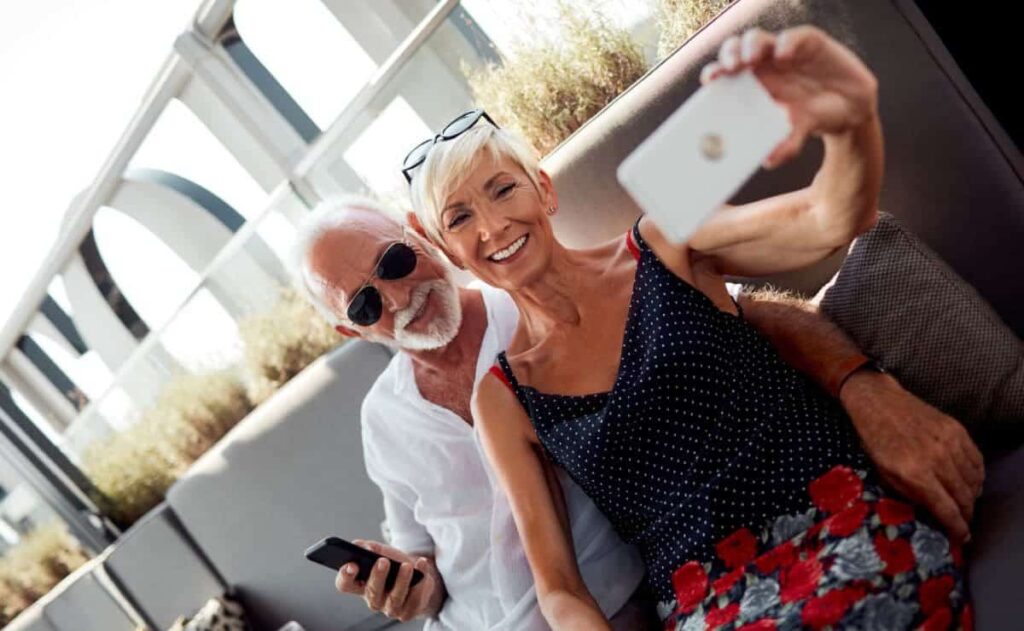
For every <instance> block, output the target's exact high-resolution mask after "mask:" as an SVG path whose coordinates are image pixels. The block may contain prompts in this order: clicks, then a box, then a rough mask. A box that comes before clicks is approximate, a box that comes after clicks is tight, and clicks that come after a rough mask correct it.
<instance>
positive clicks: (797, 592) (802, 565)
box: [779, 557, 822, 603]
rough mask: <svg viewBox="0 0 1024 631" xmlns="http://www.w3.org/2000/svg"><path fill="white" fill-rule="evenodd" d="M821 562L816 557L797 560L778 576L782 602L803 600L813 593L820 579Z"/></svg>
mask: <svg viewBox="0 0 1024 631" xmlns="http://www.w3.org/2000/svg"><path fill="white" fill-rule="evenodd" d="M821 575H822V569H821V562H820V561H818V559H817V558H816V557H811V558H809V559H806V560H804V561H797V562H796V563H794V564H793V565H791V566H789V567H788V568H786V569H784V570H783V571H782V575H781V576H780V577H779V586H780V588H781V589H780V591H779V597H780V598H781V600H782V602H783V603H790V602H794V601H797V600H803V599H805V598H807V597H809V596H810V595H811V594H813V593H814V590H815V589H816V588H817V587H818V581H820V580H821Z"/></svg>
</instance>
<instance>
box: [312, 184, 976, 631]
mask: <svg viewBox="0 0 1024 631" xmlns="http://www.w3.org/2000/svg"><path fill="white" fill-rule="evenodd" d="M294 263H295V266H296V270H295V273H296V276H297V281H298V284H299V286H300V288H301V289H302V290H304V291H305V293H306V294H307V297H308V298H309V299H310V300H311V302H312V303H313V304H314V305H315V306H316V307H317V308H318V309H319V310H320V311H321V313H323V315H324V316H325V317H327V318H328V320H329V321H331V322H332V323H334V324H335V326H336V327H337V329H338V331H339V332H341V333H342V334H344V335H348V336H353V337H362V338H364V339H367V340H371V341H376V342H381V343H384V344H387V345H389V346H391V347H393V348H396V349H398V350H399V352H398V353H397V354H396V355H395V357H394V359H393V360H392V361H391V363H390V365H389V366H388V368H387V369H386V370H385V371H384V372H383V374H381V376H380V378H379V379H378V380H377V382H376V384H375V385H374V387H373V388H372V389H371V390H370V392H369V394H367V396H366V399H365V400H364V402H363V408H362V416H363V418H362V429H363V436H362V439H363V447H364V451H365V455H366V466H367V470H368V473H369V475H370V478H371V479H372V480H373V481H374V482H375V483H376V484H377V485H378V486H379V487H380V489H381V492H382V494H383V496H384V506H385V513H386V516H387V522H386V523H387V527H388V530H389V533H390V536H389V539H390V545H385V544H383V543H379V542H373V541H362V542H357V543H359V544H360V545H363V546H364V547H366V548H368V549H370V550H373V551H375V552H378V553H381V554H383V555H384V556H387V557H390V558H392V559H395V560H397V561H399V562H401V570H400V572H399V576H398V580H397V581H396V583H395V585H394V587H393V588H392V589H391V590H390V591H389V592H388V591H385V589H384V577H385V576H386V574H387V565H388V563H387V562H386V561H383V560H382V562H381V563H379V564H378V566H377V567H375V568H374V570H373V572H372V573H371V575H370V577H369V579H368V580H367V581H366V582H365V583H363V582H361V581H357V580H356V578H355V574H356V568H355V566H354V565H352V564H350V565H347V566H345V567H343V568H342V569H341V571H339V573H338V575H337V578H336V585H337V588H338V590H339V591H341V592H344V593H350V594H357V595H360V596H362V597H363V598H364V599H365V601H366V603H367V606H368V607H370V608H371V609H373V610H375V611H381V612H383V613H384V614H386V615H388V616H390V617H392V618H396V619H399V620H402V621H405V620H410V619H413V618H416V617H423V618H426V619H427V622H426V625H425V628H428V629H456V630H462V629H510V630H532V629H546V628H547V625H546V623H545V621H544V619H543V617H542V616H541V614H540V610H539V607H538V604H537V599H536V595H535V593H534V590H533V585H532V579H531V574H530V568H529V565H528V563H527V560H526V556H525V553H524V551H523V547H522V544H521V542H520V540H519V537H518V533H517V530H516V527H515V524H514V522H513V521H512V517H511V511H510V509H509V506H508V503H507V502H506V500H505V498H504V497H503V496H502V494H501V492H500V488H499V487H498V486H497V484H496V483H495V482H496V481H495V480H493V479H492V472H491V470H490V467H489V465H488V463H487V461H486V457H485V455H484V453H483V451H482V447H481V445H480V443H479V440H478V438H477V435H476V433H475V431H474V428H473V419H472V417H471V415H470V397H471V394H472V391H473V386H474V384H475V382H476V381H477V379H478V378H479V377H480V376H481V375H483V373H484V372H485V371H486V370H487V369H488V368H489V367H490V365H491V364H492V363H493V361H494V357H495V355H496V353H497V352H498V351H500V350H503V349H504V348H505V347H506V346H507V344H508V342H509V339H510V338H511V335H512V332H513V331H514V329H515V326H516V319H517V311H516V309H515V305H514V304H513V303H512V301H511V299H510V298H509V297H508V296H507V295H506V294H504V292H501V291H499V290H496V289H493V288H490V287H487V286H481V287H479V288H475V289H474V288H460V287H457V286H456V284H455V283H454V281H453V279H452V275H451V274H452V273H451V270H450V268H449V267H448V265H447V264H446V263H445V262H444V261H443V260H442V259H441V257H440V256H439V255H438V254H436V253H435V251H434V250H433V248H432V247H431V246H430V245H428V244H427V243H426V241H425V240H423V239H422V238H420V237H419V236H418V235H417V234H415V233H414V232H412V231H411V230H410V229H408V228H406V227H404V226H403V225H401V224H400V223H398V222H396V221H394V220H392V219H389V218H388V217H387V213H386V212H385V209H383V208H382V207H380V206H379V205H378V204H377V203H376V202H373V201H371V200H368V199H362V198H345V199H341V200H336V201H334V202H329V203H325V204H324V205H322V206H321V207H320V208H318V209H316V210H315V211H314V212H313V213H311V214H310V216H309V217H308V218H307V219H306V221H305V222H304V223H303V225H302V226H301V227H300V231H299V237H298V239H297V243H296V248H295V261H294ZM739 304H740V306H741V308H742V310H743V313H744V317H746V318H747V319H748V320H749V321H751V322H752V323H753V324H754V325H755V326H756V327H757V328H758V329H759V330H761V332H762V333H764V334H765V335H767V336H768V337H769V339H771V341H772V342H773V343H774V344H775V345H776V347H778V348H779V350H780V352H781V353H782V355H783V356H784V357H785V358H786V359H787V361H790V362H791V363H792V364H793V365H794V366H796V367H797V368H800V369H801V370H803V371H804V372H805V373H807V374H808V375H809V376H810V377H811V378H813V379H815V380H816V381H817V382H818V383H819V384H821V385H822V387H824V388H825V389H827V390H829V391H831V392H833V393H834V394H835V395H836V396H838V397H839V398H840V400H841V402H842V404H843V406H844V407H845V409H846V410H847V412H848V413H849V414H850V416H851V418H852V419H853V422H854V425H855V426H856V427H857V430H858V432H859V433H860V435H861V438H862V440H863V441H864V443H865V445H866V447H867V450H868V453H869V455H871V457H872V458H873V459H874V460H875V461H876V463H877V464H878V465H879V469H880V471H881V473H882V475H883V477H884V478H885V479H886V481H887V482H888V483H889V484H891V485H892V486H894V487H895V488H896V489H897V490H898V491H900V492H902V493H903V494H904V495H906V496H908V497H909V498H910V499H912V500H915V501H917V502H919V503H922V504H924V505H926V506H927V507H928V508H929V509H930V510H931V511H932V512H933V513H935V515H936V516H937V517H938V518H939V519H940V521H942V522H943V524H944V525H945V526H946V527H947V528H949V529H950V530H951V532H954V533H966V529H967V523H968V522H969V520H970V517H971V511H972V510H973V503H974V498H975V497H976V495H977V493H978V492H979V490H980V485H981V478H982V475H983V473H982V472H981V470H980V465H979V464H978V463H980V454H978V452H977V449H976V448H975V447H974V445H973V443H971V441H970V439H969V438H968V437H967V434H966V432H965V431H964V430H963V428H962V427H961V426H960V425H959V424H958V423H957V422H956V421H954V420H953V419H951V418H949V417H947V416H945V415H943V414H941V413H940V412H938V411H937V410H935V409H934V408H932V407H930V406H928V405H927V404H925V403H923V402H921V401H919V400H918V399H916V398H914V397H913V396H912V395H910V394H908V393H907V392H906V391H904V390H903V389H902V388H901V387H900V386H899V384H898V383H897V382H896V381H895V380H894V379H892V377H890V376H888V375H885V374H882V373H880V372H878V371H877V370H873V369H872V366H873V365H872V364H871V362H869V361H867V358H865V357H864V356H863V355H861V354H860V353H859V352H858V351H857V349H856V348H854V347H853V346H852V345H851V344H850V343H849V342H848V341H847V340H846V339H845V338H844V337H843V336H842V334H841V333H840V332H839V331H838V330H836V329H835V327H833V326H832V325H831V324H829V323H827V322H825V321H824V320H823V319H822V318H820V317H819V316H818V315H817V314H816V313H814V311H813V310H812V309H808V308H806V306H805V305H803V304H802V303H799V302H797V301H792V300H788V299H786V298H784V297H781V296H778V295H772V294H760V295H754V296H750V295H744V296H742V297H740V298H739ZM964 453H968V454H970V457H969V458H964V457H963V454H964ZM560 481H561V485H562V487H563V490H564V496H565V501H566V506H567V509H568V514H569V518H570V522H571V525H572V536H573V544H574V546H575V551H576V557H577V563H578V565H579V568H580V572H581V574H582V576H583V578H584V580H585V582H586V584H587V587H588V588H589V589H590V591H591V593H592V594H593V595H594V597H595V598H596V599H597V601H598V604H599V605H600V607H601V608H602V610H603V611H604V613H605V614H606V615H608V616H609V618H610V619H611V621H612V625H613V627H614V628H616V629H646V628H655V626H652V625H656V618H654V617H652V613H653V611H652V610H653V605H652V604H651V601H650V600H649V599H648V598H645V595H644V594H643V593H642V592H641V591H639V586H640V584H641V578H642V576H643V573H644V568H643V566H642V564H641V562H640V559H639V557H638V555H637V553H636V551H635V550H634V549H633V548H632V547H631V546H628V545H626V544H625V543H623V542H622V541H621V540H620V539H619V538H618V536H617V535H616V534H615V532H614V531H613V530H612V527H611V525H610V524H609V523H608V521H607V520H606V519H605V518H604V516H603V515H602V514H601V513H600V512H599V511H598V510H597V508H596V507H595V506H594V504H593V503H592V502H591V501H590V500H589V499H588V498H587V497H586V496H585V495H584V494H583V493H582V491H581V490H580V489H579V488H578V487H577V486H576V485H575V484H574V483H572V481H571V480H569V479H568V478H567V477H566V476H565V475H564V474H562V475H561V476H560ZM414 569H416V570H419V571H420V572H422V573H423V574H424V575H425V578H424V579H423V580H422V581H420V582H419V583H418V584H417V585H415V586H412V587H411V586H410V581H411V577H412V574H413V570H414Z"/></svg>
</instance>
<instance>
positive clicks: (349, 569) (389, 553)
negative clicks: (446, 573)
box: [334, 539, 445, 622]
mask: <svg viewBox="0 0 1024 631" xmlns="http://www.w3.org/2000/svg"><path fill="white" fill-rule="evenodd" d="M352 543H354V544H356V545H357V546H360V547H362V548H366V549H367V550H369V551H370V552H375V553H377V554H379V555H381V556H385V557H388V558H390V559H393V560H395V561H399V562H400V563H401V564H402V565H401V568H400V569H399V570H398V579H397V580H396V581H395V585H394V587H393V588H392V589H391V591H390V592H386V591H385V590H384V583H385V580H386V579H387V576H388V566H389V565H390V563H389V562H388V561H386V560H384V559H380V560H379V561H377V563H376V564H375V565H374V566H373V570H372V571H371V572H370V577H369V578H368V579H367V580H366V582H363V581H360V580H357V579H356V575H357V574H358V573H359V568H358V567H357V566H356V564H355V563H348V564H346V565H344V566H342V568H341V569H340V570H339V571H338V575H337V577H336V578H335V581H334V585H335V587H337V588H338V591H339V592H341V593H343V594H355V595H357V596H362V597H363V600H365V601H366V606H367V607H369V608H370V609H371V610H373V611H379V612H381V613H383V614H384V615H385V616H387V617H389V618H394V619H396V620H399V621H401V622H406V621H409V620H412V619H413V618H417V617H420V616H436V615H437V612H439V611H440V610H441V605H442V603H443V602H444V598H445V591H444V583H443V581H442V580H441V575H440V574H439V573H438V572H437V567H436V566H435V565H434V563H433V561H431V560H430V559H428V558H426V557H418V558H417V557H411V556H409V555H408V554H405V553H404V552H402V551H401V550H397V549H395V548H392V547H391V546H388V545H384V544H383V543H378V542H376V541H362V540H359V539H356V540H354V541H353V542H352ZM414 569H416V570H419V571H420V572H422V573H423V580H421V581H420V582H419V583H417V584H416V585H415V586H410V583H411V582H412V573H413V570H414Z"/></svg>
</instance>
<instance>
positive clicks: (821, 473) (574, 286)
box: [404, 27, 970, 631]
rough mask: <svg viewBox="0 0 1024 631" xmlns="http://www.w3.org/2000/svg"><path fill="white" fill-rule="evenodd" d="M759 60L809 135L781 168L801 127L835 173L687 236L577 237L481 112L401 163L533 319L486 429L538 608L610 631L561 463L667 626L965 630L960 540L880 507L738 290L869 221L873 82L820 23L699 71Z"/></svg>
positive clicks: (855, 444)
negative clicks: (554, 224) (616, 540)
mask: <svg viewBox="0 0 1024 631" xmlns="http://www.w3.org/2000/svg"><path fill="white" fill-rule="evenodd" d="M744 69H752V70H753V71H754V73H755V74H756V75H757V76H758V78H759V79H760V80H761V82H762V83H763V84H764V85H765V87H766V88H767V89H768V90H769V92H770V93H771V94H772V96H773V98H775V100H776V101H777V102H778V103H780V104H781V105H782V106H784V107H785V108H787V110H788V112H789V114H790V119H791V121H792V123H793V127H794V132H793V135H792V136H791V137H790V138H789V139H787V140H786V141H785V142H784V143H783V144H782V145H780V146H779V147H778V148H777V149H776V150H775V151H774V153H773V154H772V155H771V156H770V157H769V159H768V166H771V165H775V164H778V163H780V162H782V161H785V160H787V159H789V158H790V157H792V156H794V155H796V154H797V153H798V152H799V151H800V149H801V147H802V145H803V143H804V140H805V138H806V137H807V136H808V135H809V134H814V135H817V136H820V137H821V138H822V139H823V141H824V145H825V156H824V159H823V162H822V164H821V166H820V169H819V171H818V173H817V175H816V176H815V177H814V179H813V182H812V183H811V184H810V185H809V186H808V187H807V188H804V189H802V190H798V191H795V192H792V193H788V194H784V195H779V196H776V197H772V198H769V199H764V200H761V201H758V202H754V203H751V204H746V205H743V206H735V207H726V208H723V209H721V210H719V211H718V212H716V213H714V214H713V215H712V216H711V217H710V218H709V219H708V220H707V221H706V222H705V223H704V224H703V225H702V226H701V227H700V228H699V229H698V230H697V232H696V233H695V234H694V235H692V237H691V238H690V239H689V240H688V242H686V243H684V244H682V245H677V244H674V243H672V242H670V241H668V240H667V239H666V238H665V237H664V236H663V235H662V233H661V232H660V231H659V229H658V227H657V226H656V225H654V224H653V223H651V222H650V221H649V220H647V219H643V218H642V219H640V221H639V222H638V223H637V224H636V225H635V226H634V228H633V229H632V230H631V231H630V232H629V233H628V234H627V235H626V237H625V238H624V239H621V240H616V241H614V242H611V243H606V244H604V245H601V246H598V247H596V248H592V249H586V250H570V249H567V248H566V247H564V246H562V245H561V244H560V243H559V242H558V240H557V239H556V238H555V236H554V234H553V232H552V228H551V224H550V221H549V215H552V214H554V213H555V212H556V211H557V209H558V195H557V193H556V192H555V190H554V188H553V187H552V184H551V180H550V179H549V177H548V176H547V174H545V173H544V172H543V171H541V170H540V169H539V167H538V164H537V161H536V159H535V157H534V156H533V155H532V153H531V152H530V151H529V149H527V148H526V147H525V146H524V144H523V143H522V142H521V141H520V140H517V139H516V138H515V137H513V136H512V135H510V134H508V133H506V132H504V131H501V130H498V129H497V128H496V127H495V126H494V125H493V124H487V123H483V122H480V121H479V119H480V117H481V113H479V112H478V113H475V114H473V115H472V116H468V117H460V118H459V119H456V121H455V122H453V123H452V124H451V125H449V126H448V127H447V128H446V129H445V131H444V132H442V134H439V135H438V136H437V137H436V138H434V139H431V140H429V141H427V142H425V143H423V144H421V145H420V146H418V147H417V148H416V149H414V151H413V152H412V153H411V154H410V156H409V158H407V160H406V165H405V169H404V170H405V172H406V175H407V177H409V178H410V182H411V185H412V197H413V203H414V206H415V208H416V211H417V217H418V223H419V226H418V228H419V229H420V230H421V231H422V232H423V233H425V234H426V235H427V236H428V237H429V238H430V239H431V240H432V241H433V242H434V243H436V244H437V245H438V246H439V247H440V248H441V249H442V250H443V251H444V252H445V253H446V254H447V255H448V257H449V258H450V259H451V260H452V262H454V263H455V264H456V265H457V266H459V267H461V268H463V269H466V270H469V271H471V272H472V273H473V274H475V275H476V276H477V277H479V278H480V279H482V280H483V281H485V282H487V283H489V284H491V285H494V286H497V287H501V288H503V289H505V290H507V291H508V292H509V293H510V294H511V295H512V296H513V298H514V300H515V302H516V304H517V306H518V308H519V310H520V314H521V315H520V319H519V325H518V329H517V331H516V334H515V337H514V338H513V341H512V343H511V344H510V346H509V348H508V349H507V352H506V353H502V354H499V356H498V359H497V365H496V366H495V368H494V369H493V370H492V373H491V374H489V375H487V376H486V377H485V378H484V379H483V380H482V381H481V382H480V383H479V384H478V387H477V392H476V394H475V398H474V418H475V420H476V422H477V423H478V424H479V428H480V432H481V435H482V437H483V441H484V444H485V447H486V450H487V453H488V455H489V457H490V459H491V460H492V463H493V465H494V468H495V471H496V473H497V477H498V478H499V479H500V481H501V483H502V485H503V486H504V489H505V491H506V492H507V494H508V497H509V501H510V503H511V505H512V508H513V512H514V515H515V520H516V523H517V526H518V528H519V530H520V533H521V535H522V539H523V542H524V545H525V548H526V553H527V556H528V558H529V561H530V564H531V567H532V569H533V572H534V576H535V579H536V585H537V592H538V596H539V599H540V603H541V608H542V611H543V612H544V615H545V616H546V618H547V619H548V621H549V622H550V623H551V625H552V627H553V628H555V629H559V630H562V629H586V630H588V631H589V630H592V629H607V628H609V627H608V624H607V622H606V621H605V620H604V618H603V616H602V615H601V612H600V610H599V609H598V607H597V606H596V605H595V603H594V600H593V599H592V598H591V597H590V594H589V593H588V592H587V590H586V587H585V585H584V584H583V582H582V581H581V579H580V576H579V572H578V571H577V568H576V565H575V560H574V556H573V549H572V545H571V540H570V536H571V535H570V534H569V533H570V531H569V529H568V527H567V519H566V514H565V509H564V505H563V502H562V498H561V493H560V489H559V486H558V484H557V481H556V480H555V478H554V477H553V476H552V474H551V469H550V465H549V464H548V463H549V459H550V461H554V462H555V463H557V464H558V465H560V466H562V467H563V468H564V469H565V470H566V471H567V472H568V473H569V474H570V475H571V476H572V477H573V478H574V480H575V481H576V482H577V483H579V485H580V486H581V487H582V488H583V489H584V490H585V491H586V492H587V493H588V494H589V495H590V496H591V497H592V498H593V499H594V500H595V502H596V503H597V505H598V506H599V507H600V508H601V509H602V510H603V511H604V512H605V513H606V514H607V515H608V517H609V518H610V520H611V521H612V523H613V524H614V525H615V527H616V529H617V530H618V532H619V533H620V534H621V535H622V537H623V538H624V539H625V540H626V541H629V542H632V543H635V544H636V545H637V546H639V548H640V550H641V553H642V554H643V557H644V560H645V562H646V564H647V569H648V582H649V585H650V587H651V588H652V589H653V590H654V591H655V592H656V594H657V595H658V597H659V599H660V601H661V611H660V613H661V616H662V618H663V620H664V621H665V624H666V628H683V629H704V628H709V629H711V628H719V627H721V628H740V627H742V628H746V629H775V628H777V627H778V628H793V627H799V626H801V625H805V626H809V627H812V628H822V627H826V626H831V627H833V628H846V627H852V626H856V627H858V628H884V629H902V628H909V627H911V626H914V627H916V626H918V625H921V624H925V625H926V626H927V625H932V626H933V628H946V627H948V626H951V625H954V624H964V625H968V624H969V623H970V622H969V617H970V614H969V609H968V608H967V597H966V594H965V592H964V583H963V577H962V574H961V571H960V569H959V568H960V561H959V548H958V547H957V546H955V545H954V546H951V545H950V541H949V540H948V539H947V537H946V535H944V534H943V533H942V532H940V531H938V530H936V529H934V528H933V527H931V526H930V525H928V524H927V523H925V522H924V521H922V520H920V519H918V518H917V517H916V516H915V513H914V511H913V509H911V508H910V507H909V506H908V505H906V504H904V503H902V502H900V501H898V500H895V499H891V498H889V497H887V496H886V494H885V492H884V491H882V490H881V488H880V487H879V485H878V481H877V474H876V473H875V471H874V469H873V467H872V464H871V463H870V462H869V460H868V458H867V457H866V456H865V453H864V451H863V449H862V447H861V445H860V443H859V441H858V438H857V436H856V434H855V432H854V430H853V428H852V427H851V424H850V422H849V420H848V418H847V417H846V416H845V415H844V414H843V412H842V411H841V410H840V409H839V408H838V406H837V405H836V404H835V402H834V401H833V400H831V399H830V398H829V397H828V396H826V395H825V394H824V393H823V392H822V391H820V390H818V389H816V388H815V387H814V386H813V385H812V384H810V382H808V381H806V380H805V379H804V378H802V377H801V376H800V375H799V374H797V373H796V372H795V371H794V370H793V369H792V368H790V367H789V366H788V365H786V364H785V363H784V362H783V361H781V359H780V358H779V357H778V356H777V354H776V353H775V351H774V350H773V348H772V347H771V346H770V345H769V344H768V343H766V341H765V340H763V339H762V338H761V337H759V336H758V335H757V334H756V333H755V332H754V331H753V329H752V328H751V327H750V326H748V325H747V324H746V323H745V322H744V321H743V319H742V318H741V317H739V316H738V315H737V310H736V307H735V305H734V303H733V301H732V300H731V299H730V297H729V294H728V293H727V291H726V287H725V283H724V281H723V276H724V275H727V274H733V275H744V276H752V275H764V274H771V273H775V272H780V271H784V270H789V269H795V268H799V267H803V266H805V265H808V264H810V263H813V262H815V261H818V260H820V259H822V258H824V257H826V256H828V255H829V254H831V253H833V252H835V251H836V250H837V249H838V248H841V247H844V246H845V245H846V244H847V243H848V242H849V241H850V240H851V239H852V238H853V237H854V236H856V235H857V234H858V233H860V232H862V231H863V230H865V229H867V228H869V227H870V226H871V225H873V223H874V221H875V216H876V205H877V199H878V193H879V187H880V183H881V174H882V139H881V131H880V126H879V121H878V116H877V111H876V81H875V78H874V76H873V75H872V74H871V72H870V71H869V70H868V69H867V68H866V67H865V66H864V65H863V64H862V63H861V61H860V60H859V59H858V58H857V57H856V56H855V55H854V54H853V53H851V52H850V51H849V50H847V49H846V48H844V47H843V46H842V45H840V44H839V43H837V42H835V41H834V40H832V39H831V38H830V37H828V36H827V35H826V34H825V33H823V32H821V31H820V30H817V29H814V28H811V27H798V28H794V29H791V30H788V31H784V32H782V33H780V34H778V35H777V36H776V35H773V34H769V33H766V32H763V31H759V30H753V31H750V32H748V33H746V34H744V36H743V37H742V39H741V38H732V39H730V40H729V41H727V42H725V44H723V46H722V49H721V52H720V56H719V60H718V61H717V62H716V63H713V64H711V65H710V66H709V67H708V68H705V72H704V73H703V79H704V80H705V81H714V80H716V79H717V78H718V77H719V76H722V75H725V74H731V73H736V72H740V71H742V70H744ZM488 122H489V119H488ZM676 625H678V626H676ZM745 625H747V626H745Z"/></svg>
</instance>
